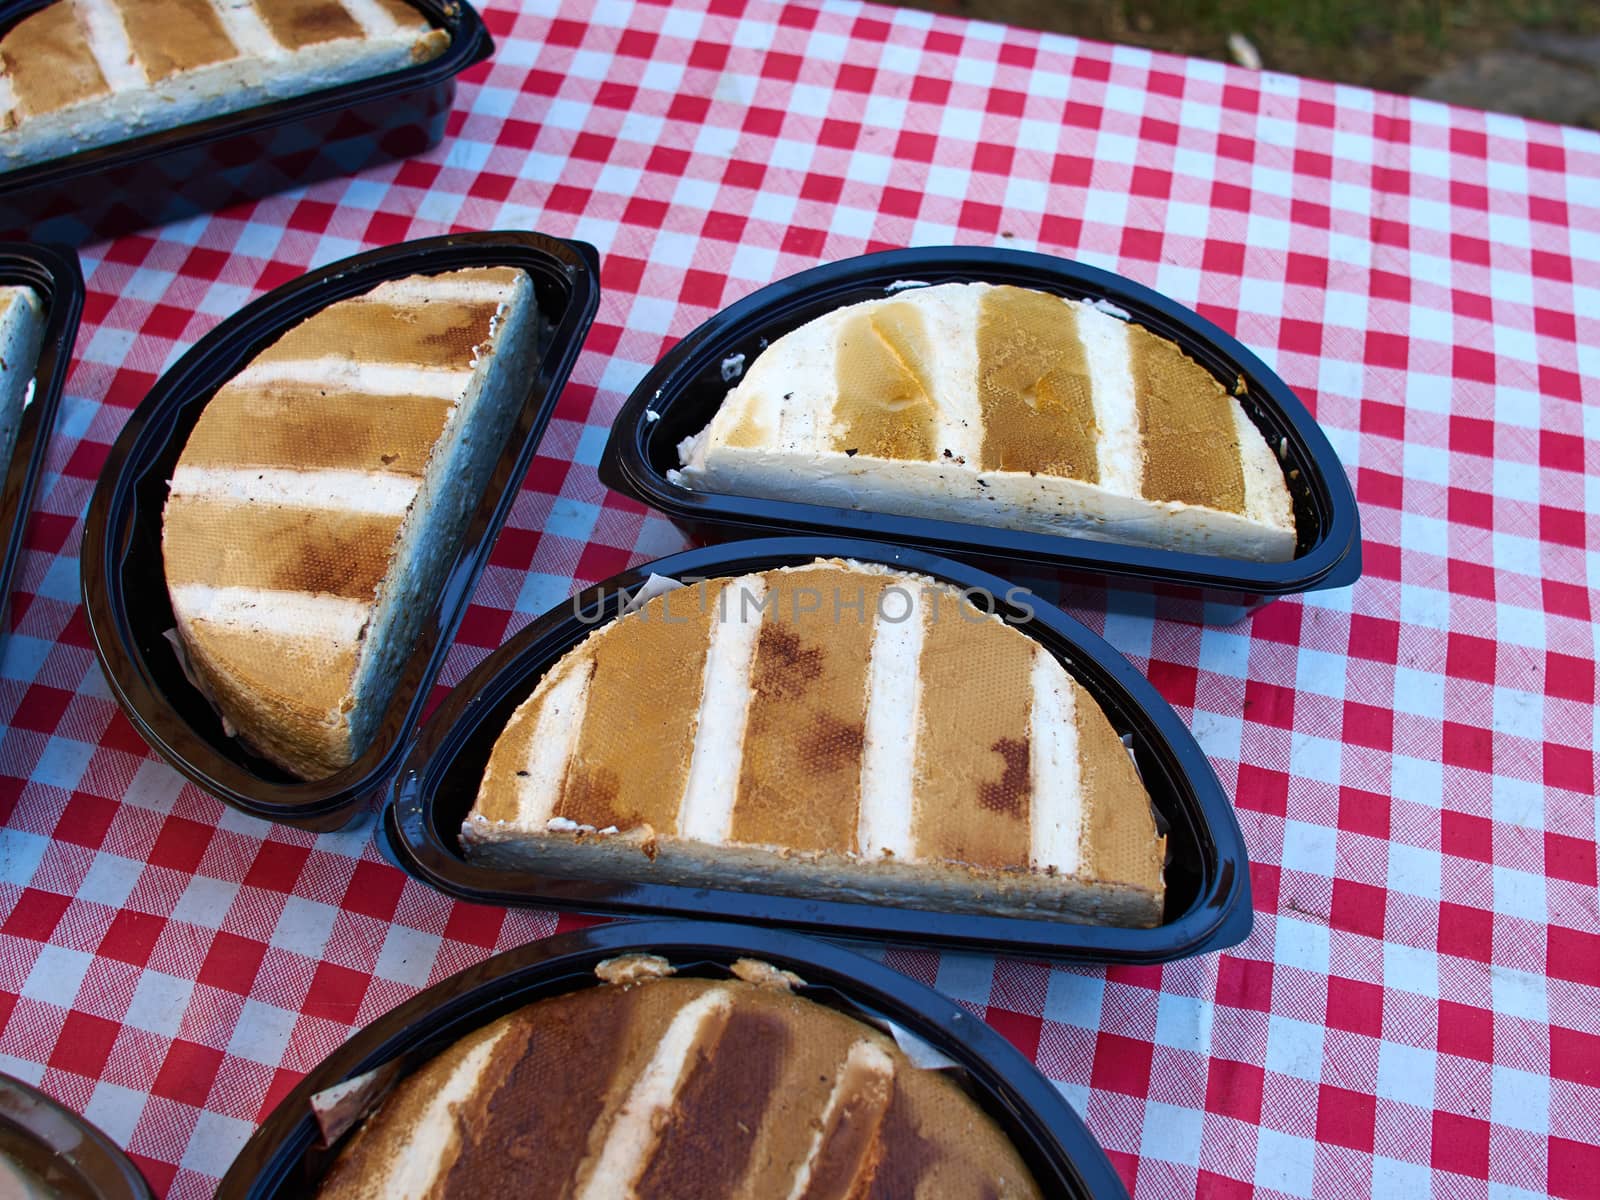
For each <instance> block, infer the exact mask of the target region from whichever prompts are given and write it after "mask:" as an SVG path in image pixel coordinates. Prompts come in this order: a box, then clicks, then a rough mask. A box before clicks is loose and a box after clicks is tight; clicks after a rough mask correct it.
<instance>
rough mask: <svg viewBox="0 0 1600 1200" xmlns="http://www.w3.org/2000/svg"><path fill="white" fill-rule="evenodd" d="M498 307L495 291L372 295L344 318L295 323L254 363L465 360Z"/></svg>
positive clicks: (484, 336) (485, 335) (397, 364)
mask: <svg viewBox="0 0 1600 1200" xmlns="http://www.w3.org/2000/svg"><path fill="white" fill-rule="evenodd" d="M490 290H492V291H498V292H504V290H505V289H504V287H503V286H502V287H499V288H492V287H491V289H490ZM499 310H500V306H499V303H498V297H496V296H491V297H490V298H487V299H483V300H477V301H473V302H471V303H461V302H448V303H446V302H441V301H440V300H438V299H433V300H429V301H428V302H426V303H418V302H416V301H415V300H409V301H402V302H399V303H394V302H387V301H379V300H375V299H373V298H372V296H370V295H368V296H364V297H362V298H361V300H359V301H358V302H357V303H356V304H354V305H352V306H351V308H350V310H349V311H347V312H345V313H343V314H342V317H343V319H342V320H331V319H330V320H327V321H307V322H306V323H304V324H302V325H297V326H295V327H294V328H293V329H291V330H289V331H288V332H287V333H285V334H284V335H283V336H282V337H280V338H279V339H278V340H277V341H276V342H274V343H273V344H272V345H270V346H268V347H267V348H266V349H265V350H263V351H262V352H261V353H260V354H258V355H257V356H256V359H255V366H257V367H258V368H264V367H266V366H267V365H268V364H272V363H287V362H300V361H311V362H320V361H321V360H324V359H328V358H337V359H340V360H342V361H344V360H348V361H353V362H357V363H377V364H380V365H383V366H386V367H389V368H393V369H395V370H404V369H406V368H407V367H409V366H412V365H416V366H422V367H426V366H427V365H428V364H430V363H435V362H438V361H439V359H440V358H441V357H443V358H445V359H447V360H449V361H466V360H467V359H469V358H470V357H471V356H472V352H473V350H474V349H475V348H477V347H478V346H479V345H480V344H482V343H484V342H487V341H488V340H489V333H490V332H491V329H492V323H493V321H494V320H495V318H496V316H498V315H499Z"/></svg>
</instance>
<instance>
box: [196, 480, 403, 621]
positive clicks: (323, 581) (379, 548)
mask: <svg viewBox="0 0 1600 1200" xmlns="http://www.w3.org/2000/svg"><path fill="white" fill-rule="evenodd" d="M399 528H400V518H399V517H398V516H366V515H362V514H350V513H341V512H335V511H330V510H326V509H314V508H305V509H274V508H268V507H266V506H264V505H234V504H228V503H218V502H216V501H212V500H208V499H204V498H200V497H190V496H173V497H171V498H170V499H169V501H168V503H167V515H166V537H167V543H166V564H167V580H168V583H169V585H170V586H181V585H183V584H185V583H211V584H215V585H218V586H223V587H241V588H260V589H266V590H270V591H282V592H309V593H311V594H313V595H326V596H343V597H345V598H347V599H351V600H363V601H369V602H370V601H371V600H372V597H373V593H374V592H375V591H376V589H377V586H378V583H379V581H380V580H382V578H383V574H384V572H385V571H386V570H387V569H388V566H389V551H390V548H391V547H392V546H393V544H394V537H395V534H396V533H397V532H398V531H399ZM246 530H248V536H242V535H243V534H244V533H245V531H246Z"/></svg>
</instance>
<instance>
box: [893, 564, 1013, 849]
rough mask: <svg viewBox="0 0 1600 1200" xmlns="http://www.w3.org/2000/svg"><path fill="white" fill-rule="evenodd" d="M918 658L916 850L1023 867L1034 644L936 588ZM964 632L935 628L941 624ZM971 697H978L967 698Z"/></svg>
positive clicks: (966, 603)
mask: <svg viewBox="0 0 1600 1200" xmlns="http://www.w3.org/2000/svg"><path fill="white" fill-rule="evenodd" d="M930 599H931V603H930V604H929V612H928V621H929V625H930V628H929V631H928V633H927V635H926V637H925V639H924V643H923V647H922V659H921V668H922V670H921V675H922V703H921V706H920V709H921V729H920V730H919V732H918V737H917V765H916V773H915V779H916V810H917V811H916V817H915V822H916V824H915V830H916V838H917V847H916V857H917V858H919V859H936V860H937V859H942V860H945V861H950V862H962V863H969V864H972V865H974V866H979V867H1000V868H1003V867H1017V866H1020V865H1025V864H1026V863H1027V862H1028V860H1029V857H1030V854H1031V845H1030V841H1031V839H1030V834H1029V828H1030V823H1031V819H1032V803H1031V802H1032V791H1033V788H1032V771H1031V758H1032V738H1031V736H1030V730H1031V728H1032V712H1031V710H1032V707H1033V705H1032V691H1033V689H1032V686H1031V685H1032V679H1033V652H1034V642H1033V640H1032V639H1030V638H1027V637H1024V636H1023V635H1022V634H1020V633H1018V632H1017V631H1016V630H1014V629H1011V628H1009V627H1008V626H1006V625H1004V624H1002V623H1001V622H999V621H995V620H991V619H990V618H989V617H988V616H987V615H985V614H983V613H982V612H980V611H979V610H978V609H976V608H974V607H973V606H972V605H971V604H969V603H968V602H967V601H965V600H963V599H962V598H961V597H960V596H959V595H955V594H953V593H951V592H948V591H945V590H942V589H941V590H939V591H938V592H935V593H934V594H933V595H932V596H931V597H930ZM944 623H949V624H952V625H957V626H959V627H960V628H961V633H962V635H963V636H960V637H950V636H943V637H941V636H939V634H938V632H937V629H938V627H939V626H940V625H942V624H944ZM974 696H982V697H983V702H982V703H979V704H975V703H973V697H974Z"/></svg>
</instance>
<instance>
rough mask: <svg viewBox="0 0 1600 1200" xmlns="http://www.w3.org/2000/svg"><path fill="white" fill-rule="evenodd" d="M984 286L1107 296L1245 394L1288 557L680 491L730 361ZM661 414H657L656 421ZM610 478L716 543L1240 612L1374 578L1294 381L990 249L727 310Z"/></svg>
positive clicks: (623, 428)
mask: <svg viewBox="0 0 1600 1200" xmlns="http://www.w3.org/2000/svg"><path fill="white" fill-rule="evenodd" d="M907 281H918V282H923V283H929V284H937V283H950V282H958V281H959V282H972V281H982V282H987V283H995V284H1013V285H1015V286H1017V287H1026V288H1035V289H1038V290H1040V291H1046V292H1054V293H1056V294H1058V295H1062V296H1068V297H1071V298H1073V299H1078V300H1094V299H1101V300H1106V301H1109V302H1111V303H1112V304H1115V305H1116V306H1118V307H1119V308H1121V309H1123V310H1124V311H1125V312H1126V313H1127V314H1128V316H1129V318H1130V319H1131V320H1132V321H1133V322H1134V323H1136V324H1138V325H1142V326H1144V327H1145V328H1147V329H1149V330H1151V331H1152V332H1153V333H1156V334H1159V335H1160V336H1162V337H1164V338H1168V339H1170V340H1172V341H1174V342H1176V343H1177V344H1178V345H1179V346H1181V347H1182V348H1183V350H1184V352H1185V353H1186V354H1188V355H1189V356H1190V357H1191V358H1193V359H1194V360H1195V361H1197V362H1198V363H1200V364H1201V365H1202V366H1204V367H1205V368H1206V369H1207V370H1208V371H1210V372H1211V373H1212V374H1213V375H1215V376H1216V377H1217V378H1218V379H1219V380H1221V381H1223V382H1224V383H1225V384H1226V386H1227V387H1228V389H1229V391H1232V390H1233V389H1234V386H1235V382H1236V380H1238V379H1240V378H1242V379H1243V380H1244V381H1245V385H1246V392H1245V394H1244V395H1243V396H1241V397H1240V398H1239V399H1240V403H1241V404H1242V405H1243V406H1244V409H1245V411H1246V412H1247V413H1248V414H1249V415H1250V417H1251V419H1252V420H1253V421H1254V422H1255V423H1256V425H1257V426H1258V427H1259V428H1260V429H1261V432H1262V434H1263V435H1264V436H1265V438H1266V440H1267V443H1268V445H1271V446H1274V447H1277V446H1279V445H1280V444H1281V445H1282V446H1283V450H1284V453H1283V454H1282V455H1281V458H1282V462H1283V468H1284V474H1285V480H1286V482H1287V483H1288V485H1289V490H1290V494H1291V496H1292V498H1293V501H1294V511H1295V522H1296V525H1297V527H1298V531H1299V548H1298V551H1297V553H1296V556H1295V558H1293V559H1292V560H1290V561H1289V562H1283V563H1254V562H1243V561H1239V560H1236V559H1227V558H1220V557H1217V556H1215V555H1207V554H1194V553H1188V552H1180V551H1176V550H1158V549H1152V548H1148V547H1143V546H1123V545H1116V544H1114V543H1110V542H1098V541H1091V540H1089V539H1086V538H1077V537H1066V536H1061V535H1053V534H1043V533H1033V532H1027V531H1023V530H1015V529H999V528H994V527H990V526H985V525H974V524H964V523H961V522H957V521H945V520H938V519H935V518H932V517H906V516H896V515H894V514H890V513H880V512H870V511H864V510H859V509H847V508H836V507H832V506H828V505H821V504H800V503H797V502H794V501H787V500H763V499H757V498H753V497H748V496H735V495H729V494H725V493H718V492H703V491H695V490H691V489H689V488H686V487H684V486H682V485H681V484H678V483H674V482H673V481H672V480H670V479H669V478H667V472H668V471H669V470H670V469H672V468H675V467H677V465H678V451H677V446H678V443H679V441H681V440H682V439H683V438H685V437H688V436H690V435H692V434H695V433H698V432H699V431H700V430H701V429H703V428H704V427H705V426H706V424H707V423H708V422H709V421H710V420H711V418H712V416H713V415H714V414H715V413H716V411H717V409H718V407H719V406H720V405H721V404H722V401H723V399H724V397H726V395H727V394H728V391H729V390H730V388H731V387H732V386H733V385H732V384H731V383H729V382H728V381H727V380H726V379H725V378H724V376H723V363H724V362H725V361H726V360H728V359H730V358H732V357H734V356H736V355H743V356H744V361H745V363H746V364H747V365H748V364H751V363H754V361H755V360H756V358H757V357H758V356H759V355H760V353H761V352H762V350H764V349H765V348H766V347H767V346H768V345H769V344H770V343H772V342H774V341H776V340H777V339H778V338H780V337H782V336H783V335H784V334H786V333H788V332H789V331H791V330H793V329H796V328H798V327H799V326H801V325H803V324H805V323H806V322H808V321H811V320H813V319H815V318H817V317H820V316H822V315H823V314H824V313H827V312H831V311H833V310H834V309H836V308H839V307H841V306H843V305H846V304H854V303H857V302H860V301H863V300H873V299H882V298H883V297H884V296H885V295H888V294H891V290H892V289H894V287H895V285H896V284H903V283H905V282H907ZM649 414H655V415H654V416H651V415H649ZM600 477H601V479H602V480H604V482H605V483H606V484H607V485H608V486H610V487H612V488H614V489H616V490H617V491H620V492H623V493H624V494H626V495H629V496H632V497H634V498H635V499H638V500H640V501H642V502H643V503H645V504H648V505H649V506H650V507H652V508H655V509H659V510H660V511H661V512H664V513H666V514H667V515H668V516H669V517H671V518H673V520H674V521H676V522H677V523H678V524H679V525H680V526H682V527H683V528H684V529H685V530H687V531H688V532H690V533H691V534H693V535H695V536H698V537H704V538H709V539H716V538H726V537H730V536H737V537H742V536H750V535H751V534H754V533H761V532H765V533H832V534H841V535H844V536H847V537H870V538H878V539H881V540H883V541H889V542H895V543H897V544H902V545H914V546H924V547H927V548H929V549H934V550H938V551H940V552H941V553H946V554H954V555H958V556H961V557H964V558H968V559H970V560H975V561H979V562H982V563H984V564H985V565H988V566H990V567H991V568H992V569H995V570H1002V569H1006V568H1007V567H1009V568H1010V569H1011V571H1012V573H1015V568H1016V567H1017V566H1018V565H1019V564H1026V565H1028V566H1029V567H1047V568H1053V569H1057V570H1065V571H1067V572H1070V573H1073V574H1082V575H1085V576H1090V577H1096V578H1099V579H1102V580H1104V579H1109V581H1110V582H1111V583H1112V584H1116V583H1119V582H1130V581H1138V582H1139V584H1140V585H1141V586H1142V588H1148V586H1149V585H1152V584H1154V585H1163V586H1166V587H1169V588H1170V587H1174V586H1177V587H1182V588H1187V589H1192V590H1194V591H1196V592H1198V593H1199V594H1200V595H1201V596H1202V597H1203V598H1208V599H1211V600H1213V601H1215V602H1216V606H1217V607H1218V608H1219V609H1220V610H1221V611H1224V612H1229V613H1234V612H1236V610H1239V609H1245V608H1248V607H1250V606H1251V605H1252V604H1256V603H1260V602H1262V601H1263V600H1264V599H1268V598H1271V597H1274V596H1281V595H1286V594H1289V593H1293V592H1303V591H1309V590H1313V589H1317V588H1330V587H1340V586H1344V585H1346V584H1349V583H1353V582H1354V581H1355V580H1356V579H1357V578H1359V576H1360V574H1361V526H1360V517H1359V514H1358V512H1357V510H1356V502H1355V496H1354V494H1353V493H1352V491H1351V489H1350V482H1349V480H1348V478H1347V477H1346V475H1345V472H1344V468H1343V466H1342V465H1341V464H1340V462H1339V459H1338V457H1337V455H1335V454H1334V452H1333V447H1332V446H1330V445H1329V444H1328V439H1327V436H1326V435H1325V434H1324V433H1323V432H1322V430H1321V428H1320V427H1319V426H1318V425H1317V423H1316V421H1315V420H1314V419H1313V418H1312V416H1311V414H1310V413H1309V412H1307V411H1306V408H1305V406H1304V405H1303V404H1301V403H1300V401H1299V399H1298V398H1297V397H1296V396H1295V395H1294V393H1293V392H1292V391H1290V390H1289V387H1288V386H1287V385H1286V384H1285V383H1284V382H1283V380H1281V379H1279V378H1278V376H1277V375H1276V374H1275V373H1274V372H1273V371H1272V370H1271V369H1269V368H1268V367H1267V365H1266V364H1265V363H1263V362H1262V361H1261V360H1260V359H1258V358H1257V357H1256V356H1255V355H1254V354H1252V353H1250V351H1249V350H1247V349H1245V347H1244V346H1243V345H1241V344H1240V343H1239V342H1238V341H1237V340H1236V339H1234V338H1232V337H1230V336H1228V334H1226V333H1224V332H1223V331H1222V330H1221V329H1218V328H1217V327H1216V326H1215V325H1213V324H1212V323H1211V322H1210V321H1208V320H1206V319H1205V318H1204V317H1202V316H1200V315H1199V314H1198V313H1195V312H1193V311H1191V310H1190V309H1188V308H1185V307H1184V306H1183V305H1181V304H1178V303H1176V302H1174V301H1172V300H1169V299H1167V298H1166V297H1165V296H1162V295H1161V294H1160V293H1158V292H1155V291H1152V290H1151V289H1150V288H1147V287H1144V286H1143V285H1142V284H1138V283H1135V282H1133V281H1132V280H1130V279H1124V278H1123V277H1122V276H1120V275H1114V274H1112V273H1111V272H1109V271H1102V270H1099V269H1097V268H1095V267H1089V266H1085V265H1083V264H1082V263H1077V262H1072V261H1070V260H1068V259H1063V258H1055V257H1052V256H1050V255H1046V254H1035V253H1028V252H1023V251H1015V250H997V249H992V248H988V247H977V246H950V247H931V248H919V249H913V250H887V251H883V252H881V253H878V254H867V255H862V256H861V257H858V258H848V259H844V260H842V261H840V262H833V263H828V264H826V265H824V266H820V267H816V268H813V269H812V270H809V271H802V272H800V273H799V274H798V275H792V276H790V277H789V278H787V279H783V280H780V281H778V282H777V283H774V284H771V285H769V286H767V287H764V288H762V289H760V290H759V291H757V292H755V293H753V294H751V295H749V296H746V297H745V298H744V299H742V300H739V301H737V302H735V303H734V304H731V305H729V306H728V307H727V308H725V309H723V310H722V311H721V312H719V313H717V314H716V315H715V316H714V317H712V318H711V319H710V320H708V321H706V322H705V323H704V324H703V325H701V326H700V327H699V328H698V329H696V330H694V331H693V332H692V333H690V334H689V335H688V336H687V337H685V338H684V339H683V340H682V341H681V342H679V343H678V344H677V345H676V346H674V347H673V348H672V350H671V351H670V352H669V353H668V354H667V355H666V357H665V358H663V359H662V360H661V361H660V362H659V363H657V364H656V366H655V367H654V368H653V369H652V370H651V371H650V372H649V373H648V374H647V375H646V376H645V377H644V379H643V380H642V381H641V382H640V383H639V385H638V387H636V388H635V389H634V390H633V393H632V394H631V395H630V396H629V397H628V399H627V401H626V402H625V403H624V404H623V406H622V409H621V411H620V412H619V413H618V414H617V418H616V421H615V423H614V424H613V426H612V431H611V437H610V440H609V441H608V442H607V444H606V448H605V453H604V455H603V457H602V459H601V463H600Z"/></svg>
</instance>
